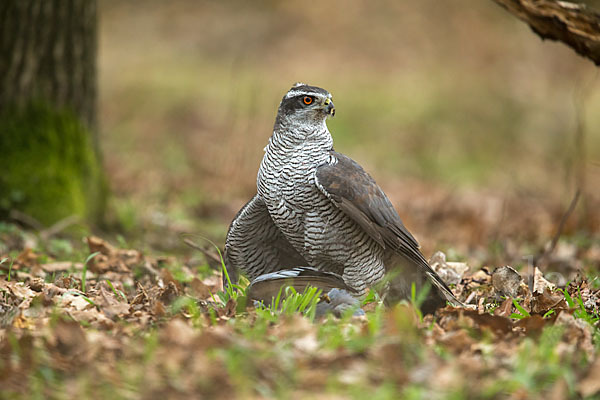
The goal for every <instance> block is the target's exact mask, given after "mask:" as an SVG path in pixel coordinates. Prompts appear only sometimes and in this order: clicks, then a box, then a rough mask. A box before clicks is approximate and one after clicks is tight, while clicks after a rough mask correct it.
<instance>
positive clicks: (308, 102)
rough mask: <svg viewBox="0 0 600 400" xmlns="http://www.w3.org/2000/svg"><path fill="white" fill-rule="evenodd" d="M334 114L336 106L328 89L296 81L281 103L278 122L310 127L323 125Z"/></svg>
mask: <svg viewBox="0 0 600 400" xmlns="http://www.w3.org/2000/svg"><path fill="white" fill-rule="evenodd" d="M334 115H335V107H334V105H333V102H332V101H331V94H330V93H329V92H328V91H327V90H325V89H321V88H320V87H316V86H309V85H306V84H304V83H296V84H295V85H294V86H293V87H292V88H291V89H290V90H289V91H288V92H287V93H286V94H285V96H283V99H282V100H281V103H280V104H279V110H278V112H277V122H278V123H280V124H285V125H288V126H289V125H295V126H299V127H303V128H307V129H310V127H314V126H323V125H324V122H325V120H326V119H327V118H328V117H332V116H334Z"/></svg>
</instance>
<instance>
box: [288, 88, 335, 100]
mask: <svg viewBox="0 0 600 400" xmlns="http://www.w3.org/2000/svg"><path fill="white" fill-rule="evenodd" d="M300 95H305V96H315V97H322V96H323V94H322V93H317V92H309V91H306V90H290V91H289V92H287V94H286V95H285V98H286V99H289V98H291V97H296V96H300ZM327 97H328V98H331V94H330V93H328V94H327Z"/></svg>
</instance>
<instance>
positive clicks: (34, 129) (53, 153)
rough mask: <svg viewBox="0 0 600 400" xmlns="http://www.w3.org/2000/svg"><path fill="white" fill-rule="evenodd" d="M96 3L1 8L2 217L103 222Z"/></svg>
mask: <svg viewBox="0 0 600 400" xmlns="http://www.w3.org/2000/svg"><path fill="white" fill-rule="evenodd" d="M96 8H97V4H96V0H60V1H59V0H3V1H2V2H1V3H0V218H2V216H4V217H6V216H7V215H9V213H10V211H11V210H19V211H21V212H23V213H25V214H28V215H29V216H31V217H34V218H35V219H37V220H38V221H40V222H41V223H43V224H45V225H49V224H52V223H54V222H56V221H58V220H60V219H62V218H65V217H67V216H70V215H80V216H81V217H84V218H86V219H88V220H91V221H93V222H98V221H99V219H101V216H102V213H103V208H104V204H105V198H106V190H105V187H106V185H105V181H104V178H103V174H102V172H101V168H100V166H99V165H100V151H99V148H98V138H97V133H96V52H97V10H96Z"/></svg>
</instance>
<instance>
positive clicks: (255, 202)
mask: <svg viewBox="0 0 600 400" xmlns="http://www.w3.org/2000/svg"><path fill="white" fill-rule="evenodd" d="M334 113H335V108H334V106H333V102H332V101H331V94H330V93H329V92H327V91H326V90H324V89H321V88H319V87H315V86H309V85H305V84H296V85H294V86H293V87H292V88H291V89H290V90H289V91H288V92H287V93H286V95H285V96H284V97H283V99H282V100H281V103H280V105H279V110H278V112H277V118H276V120H275V126H274V128H273V135H272V136H271V138H270V139H269V143H268V144H267V146H266V147H265V155H264V157H263V160H262V162H261V165H260V169H259V171H258V177H257V189H258V191H257V194H256V195H255V196H254V197H253V198H252V199H251V200H250V201H249V202H248V203H247V204H246V205H245V206H244V207H243V208H242V209H241V210H240V211H239V212H238V214H237V215H236V217H235V218H234V220H233V222H232V223H231V226H230V227H229V231H228V234H227V239H226V244H225V263H226V266H227V269H228V271H229V273H230V275H231V276H232V277H233V279H234V280H236V279H237V271H238V270H241V271H242V272H244V273H245V274H246V275H247V276H248V278H249V279H250V280H254V279H256V278H257V277H259V276H260V275H263V274H267V273H272V272H276V271H281V270H284V269H291V268H294V267H299V266H310V267H313V268H315V269H317V270H319V271H323V272H328V273H334V274H338V275H340V276H341V277H342V278H343V280H344V282H345V283H346V284H347V285H348V286H349V287H350V288H352V289H353V290H354V292H355V293H358V294H362V293H365V292H366V290H367V289H368V288H369V287H373V286H374V285H375V286H379V287H381V288H382V290H384V292H385V294H384V298H385V300H386V303H388V304H390V303H395V302H397V301H398V300H401V299H406V298H410V295H411V286H412V284H413V282H414V283H415V284H416V287H417V289H418V290H420V289H422V288H423V287H424V286H431V288H432V290H430V292H429V294H428V296H427V299H426V301H425V302H424V304H423V305H422V309H423V311H424V312H433V311H434V310H435V309H436V308H437V307H439V306H442V305H444V304H445V302H446V301H449V302H450V303H452V304H453V305H460V302H459V301H458V300H457V299H456V298H455V297H454V295H453V294H452V292H451V291H450V289H449V288H448V287H447V286H446V284H445V283H444V282H443V281H442V280H441V278H440V277H439V276H438V275H437V274H436V273H435V272H434V271H433V270H432V269H431V267H430V266H429V264H428V263H427V261H426V260H425V258H424V257H423V255H422V254H421V252H420V251H419V245H418V243H417V241H416V240H415V238H414V237H413V236H412V235H411V234H410V232H409V231H408V230H407V229H406V227H405V226H404V224H403V223H402V221H401V220H400V217H399V216H398V213H397V212H396V210H395V209H394V207H393V206H392V204H391V202H390V200H389V199H388V198H387V196H386V195H385V193H384V192H383V191H382V190H381V188H380V187H379V186H378V185H377V184H376V183H375V180H374V179H373V178H372V177H371V176H370V175H369V174H367V173H366V172H365V171H364V170H363V168H362V167H361V166H360V165H358V164H357V163H356V162H354V161H353V160H352V159H350V158H348V157H347V156H345V155H343V154H340V153H337V152H336V151H334V150H333V139H332V137H331V134H330V133H329V130H328V129H327V125H326V120H327V118H328V117H330V116H333V115H334ZM384 277H386V279H385V280H384ZM382 282H385V284H383V283H382ZM378 283H382V284H381V285H377V284H378Z"/></svg>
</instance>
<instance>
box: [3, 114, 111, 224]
mask: <svg viewBox="0 0 600 400" xmlns="http://www.w3.org/2000/svg"><path fill="white" fill-rule="evenodd" d="M106 196H107V185H106V181H105V178H104V175H103V172H102V168H101V166H100V162H99V159H98V156H97V153H96V151H95V150H94V147H93V143H92V138H91V135H90V133H89V132H88V131H87V130H86V129H85V128H84V126H83V125H82V124H81V123H80V122H79V120H78V119H77V118H76V117H75V116H74V115H73V114H72V113H70V112H68V111H56V110H53V109H52V108H50V107H48V106H44V105H40V104H37V105H32V106H30V107H27V108H26V109H24V110H18V111H17V110H16V109H13V110H5V111H4V112H2V114H0V217H2V216H3V217H5V216H6V215H7V214H8V212H9V211H10V210H11V209H16V210H19V211H22V212H24V213H25V214H27V215H30V216H32V217H34V218H35V219H37V220H38V221H40V222H41V223H42V224H44V225H50V224H52V223H54V222H56V221H59V220H61V219H63V218H65V217H68V216H70V215H78V216H80V217H82V218H84V219H85V220H87V221H89V222H92V223H98V222H100V221H101V220H102V216H103V213H104V208H105V205H106Z"/></svg>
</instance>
